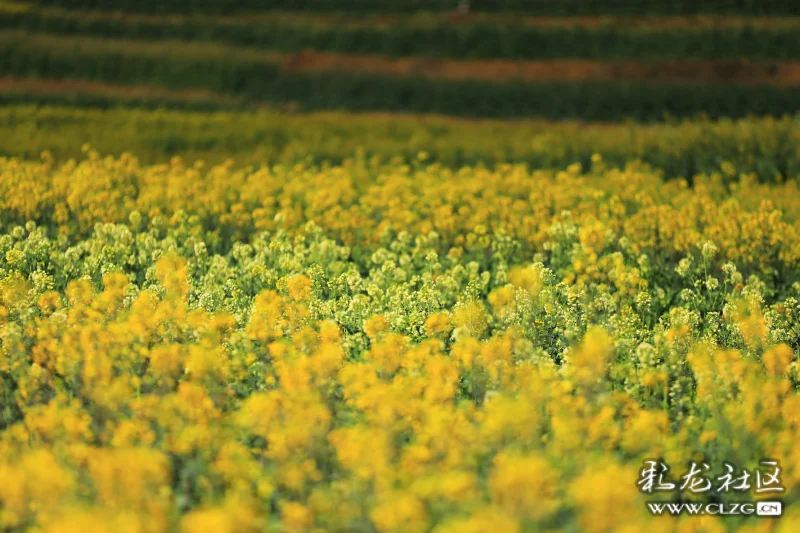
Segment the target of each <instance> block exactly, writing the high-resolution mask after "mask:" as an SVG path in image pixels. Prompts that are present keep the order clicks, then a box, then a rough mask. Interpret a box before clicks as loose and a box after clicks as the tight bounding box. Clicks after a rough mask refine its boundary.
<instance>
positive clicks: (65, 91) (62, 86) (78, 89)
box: [0, 77, 235, 104]
mask: <svg viewBox="0 0 800 533" xmlns="http://www.w3.org/2000/svg"><path fill="white" fill-rule="evenodd" d="M0 92H4V93H13V92H25V93H36V94H46V95H74V94H87V95H97V96H108V97H112V98H120V99H138V98H141V99H152V100H171V101H183V102H186V101H190V102H209V103H218V104H225V103H231V102H234V101H235V100H234V99H233V98H231V97H228V96H226V95H221V94H218V93H214V92H212V91H208V90H206V89H186V90H181V91H176V90H171V89H165V88H163V87H157V86H153V85H122V84H116V83H103V82H96V81H80V80H43V79H37V78H19V77H0Z"/></svg>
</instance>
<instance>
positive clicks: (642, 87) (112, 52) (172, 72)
mask: <svg viewBox="0 0 800 533" xmlns="http://www.w3.org/2000/svg"><path fill="white" fill-rule="evenodd" d="M95 44H96V43H95ZM275 61H276V59H275V58H274V57H269V56H263V57H262V56H261V55H259V54H255V53H252V52H249V51H248V50H242V49H236V48H225V47H221V48H211V47H194V46H188V47H185V48H180V47H177V46H171V45H170V44H169V43H165V44H163V45H159V46H147V45H141V46H138V47H137V45H135V44H134V43H125V42H119V43H114V42H112V41H103V47H102V48H99V47H95V46H93V43H92V42H90V41H87V42H82V41H79V40H65V41H59V40H58V39H54V38H52V37H46V36H45V37H43V38H42V39H39V38H38V37H37V36H31V35H26V34H23V33H11V34H4V35H2V36H1V37H0V75H4V76H28V77H35V78H48V79H82V80H91V81H103V82H113V83H123V84H131V85H135V84H147V85H156V86H160V87H164V88H170V89H187V88H202V89H208V90H211V91H215V92H218V93H224V94H227V95H233V96H240V97H243V98H246V99H249V100H251V101H254V102H261V103H266V104H271V105H278V104H287V103H288V104H292V105H293V106H296V107H298V108H299V109H301V110H306V111H308V110H318V109H347V110H353V111H375V110H383V111H407V112H417V113H440V114H446V115H455V116H466V117H498V118H515V117H532V116H538V117H543V118H553V119H563V118H581V119H584V120H597V121H614V120H622V119H628V118H630V119H637V120H643V121H653V120H663V119H664V117H665V116H666V115H669V116H676V117H686V116H694V115H697V114H701V113H704V114H707V115H708V116H709V117H712V118H715V117H725V116H729V117H742V116H746V115H749V114H760V115H765V114H769V115H782V114H784V113H791V112H795V111H797V110H800V87H778V86H755V85H721V84H720V85H696V84H683V85H679V84H671V83H627V82H619V83H618V82H582V83H570V82H546V83H521V82H511V83H504V84H498V83H495V82H493V81H476V80H438V79H430V78H424V77H395V76H387V75H366V74H362V73H358V72H352V73H346V72H329V71H315V72H291V71H286V70H284V69H283V68H282V67H281V65H280V64H278V63H277V62H275Z"/></svg>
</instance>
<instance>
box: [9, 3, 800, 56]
mask: <svg viewBox="0 0 800 533" xmlns="http://www.w3.org/2000/svg"><path fill="white" fill-rule="evenodd" d="M776 20H778V19H776ZM613 22H614V23H613V24H612V23H610V22H609V23H606V24H602V25H600V26H596V27H592V26H590V27H586V26H582V25H577V24H576V25H572V26H570V25H563V24H559V25H550V26H547V25H544V26H540V25H529V24H503V23H497V22H495V21H480V20H479V21H477V22H465V23H458V24H454V23H452V22H451V21H448V20H446V19H435V18H434V19H430V18H428V19H423V20H414V19H411V20H407V19H395V20H394V21H392V22H390V23H388V24H384V23H381V24H377V23H375V22H373V21H369V20H366V21H363V22H354V21H348V22H344V23H342V22H338V21H335V20H333V21H330V22H320V21H319V20H311V19H308V18H300V17H294V18H292V17H274V18H269V19H264V20H259V19H257V20H252V19H250V18H248V17H245V16H243V17H240V18H233V19H222V20H219V19H217V18H212V17H185V18H178V19H176V18H163V17H144V16H139V17H135V16H124V15H120V14H108V15H105V14H102V13H87V12H69V11H62V10H35V9H32V10H23V11H18V10H5V11H0V28H7V29H26V30H30V31H37V32H46V33H53V34H59V35H93V36H97V37H111V38H119V37H125V38H132V39H143V40H150V39H184V40H192V41H218V42H223V43H229V44H234V45H240V46H252V47H258V48H265V49H271V50H280V51H282V52H298V51H302V50H304V49H307V48H311V49H314V50H324V51H335V52H340V53H351V54H377V55H387V56H392V57H397V56H426V57H451V58H465V59H474V58H507V59H554V58H565V57H581V58H592V59H653V58H659V59H664V58H704V59H720V58H741V57H748V58H761V59H764V58H770V59H795V58H800V41H798V39H797V38H796V35H797V32H798V26H797V25H783V24H776V25H775V26H774V27H772V26H769V25H767V26H762V25H751V24H748V23H747V22H742V23H740V24H736V25H732V26H731V25H716V24H700V25H694V24H691V23H687V26H686V27H682V28H675V27H666V28H665V27H658V26H656V27H646V26H636V25H634V26H629V25H626V24H625V21H624V20H620V21H613Z"/></svg>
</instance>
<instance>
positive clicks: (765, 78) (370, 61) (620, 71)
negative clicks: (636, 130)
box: [282, 52, 800, 87]
mask: <svg viewBox="0 0 800 533" xmlns="http://www.w3.org/2000/svg"><path fill="white" fill-rule="evenodd" d="M282 66H283V69H284V70H285V71H287V72H301V73H312V72H351V73H352V72H363V73H368V74H380V75H391V76H423V77H427V78H435V79H447V80H482V81H492V82H497V83H504V82H511V81H525V82H545V81H568V82H580V81H633V82H644V81H654V82H655V81H657V82H676V83H701V84H702V83H705V84H708V83H741V84H769V85H776V86H782V87H787V86H795V85H800V62H759V63H753V62H746V61H703V60H699V61H695V60H687V61H667V62H663V61H661V62H637V61H610V62H603V61H591V60H556V61H512V60H491V59H490V60H470V61H456V60H445V59H426V58H399V59H391V58H383V57H375V56H352V55H343V54H331V53H323V52H303V53H300V54H296V55H294V56H292V57H290V58H288V59H286V60H284V61H283V62H282Z"/></svg>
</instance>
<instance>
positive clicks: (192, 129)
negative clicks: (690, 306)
mask: <svg viewBox="0 0 800 533" xmlns="http://www.w3.org/2000/svg"><path fill="white" fill-rule="evenodd" d="M799 30H800V5H797V4H795V3H793V2H786V1H779V0H763V1H749V0H714V1H708V2H694V1H688V0H686V1H683V0H682V1H675V2H653V1H649V2H633V1H630V0H602V1H589V0H568V1H558V2H556V1H551V0H547V1H546V0H532V1H522V0H503V1H493V2H490V1H488V0H484V1H475V0H473V1H471V2H465V1H462V2H458V1H453V0H434V1H428V2H422V1H408V0H392V1H387V2H378V1H376V0H347V1H344V2H334V1H332V0H306V1H291V2H290V1H281V0H278V1H276V0H273V1H269V2H254V1H223V2H211V1H208V0H202V1H191V2H186V1H174V0H170V1H163V2H155V1H151V0H149V1H144V2H140V1H132V0H131V1H128V0H124V1H118V2H111V1H99V0H95V1H91V0H74V1H72V0H69V1H68V0H61V1H57V0H40V1H33V2H0V105H2V109H0V138H2V139H3V143H2V144H1V145H0V155H5V156H22V157H25V158H38V156H39V154H40V153H41V151H43V150H48V151H50V152H51V153H52V154H53V155H54V156H56V157H59V158H62V157H63V158H66V157H79V156H80V149H81V146H82V145H83V144H85V143H87V142H88V143H90V144H91V145H92V146H93V147H94V148H96V149H97V150H98V151H99V152H100V153H103V154H119V153H120V152H122V151H130V152H133V153H135V154H136V155H137V156H138V157H140V158H142V159H144V160H145V161H158V160H161V159H163V158H165V157H171V156H173V155H178V154H180V155H185V156H187V157H189V158H202V159H206V160H209V161H219V160H224V159H226V158H229V157H231V158H234V159H236V161H237V163H240V164H250V163H265V162H276V161H301V160H302V161H305V160H309V159H312V160H314V161H322V160H329V161H332V162H336V161H341V160H342V159H345V158H347V157H349V156H352V155H354V154H355V153H356V152H357V151H359V150H360V151H361V153H363V154H364V155H366V156H370V157H371V156H375V155H377V156H379V157H382V158H385V159H388V158H392V157H401V158H403V159H404V160H410V159H413V158H414V157H416V155H417V154H418V152H420V151H425V152H427V153H428V155H429V156H430V157H431V158H432V159H433V160H436V161H441V162H442V163H444V164H446V165H450V166H459V165H463V164H475V163H478V162H483V163H486V164H489V165H491V164H495V163H498V162H524V163H528V164H530V165H532V166H548V167H552V166H563V165H568V164H571V163H573V162H581V163H583V164H584V165H585V164H588V161H589V159H590V157H591V155H592V154H593V153H601V154H603V155H604V156H605V158H606V160H609V161H612V162H613V163H615V164H624V163H625V162H626V161H628V160H630V159H643V160H645V161H646V162H648V163H651V164H653V165H654V166H656V167H658V168H660V169H662V170H663V171H664V174H665V176H667V177H685V178H687V179H691V178H692V176H693V175H694V174H695V173H698V172H709V171H713V170H716V169H718V168H719V165H720V164H721V163H722V162H724V161H732V162H733V163H734V164H735V165H736V166H737V168H739V169H740V170H742V171H744V172H756V173H757V174H758V175H759V177H760V178H762V179H765V180H772V179H786V178H790V177H793V176H794V175H796V174H797V166H798V160H799V159H800V152H798V148H797V146H798V143H797V135H798V133H797V129H798V128H797V125H798V124H797V120H796V118H794V114H795V113H796V112H797V111H798V108H800V39H797V35H798V34H800V31H799Z"/></svg>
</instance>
